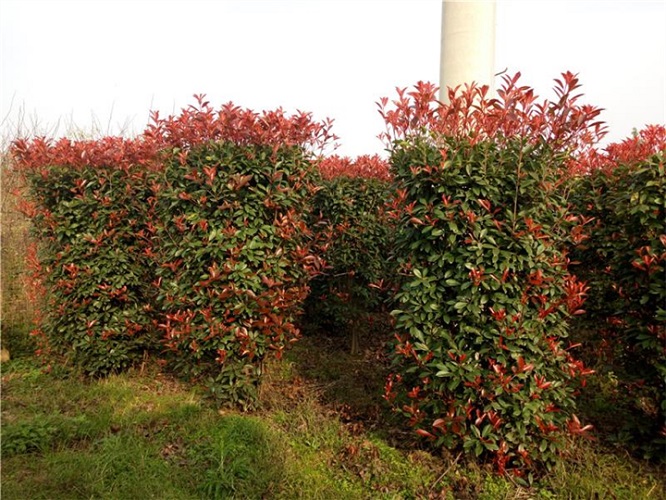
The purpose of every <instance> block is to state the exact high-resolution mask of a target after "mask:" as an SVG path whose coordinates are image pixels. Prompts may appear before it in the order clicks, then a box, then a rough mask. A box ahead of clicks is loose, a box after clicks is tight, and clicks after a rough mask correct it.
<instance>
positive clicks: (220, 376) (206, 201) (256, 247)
mask: <svg viewBox="0 0 666 500" xmlns="http://www.w3.org/2000/svg"><path fill="white" fill-rule="evenodd" d="M178 153H179V151H177V150H175V151H173V153H172V155H171V158H172V159H171V161H169V162H167V163H166V165H165V170H164V172H163V173H162V172H160V173H159V175H158V177H159V182H158V181H157V180H156V181H155V182H154V183H153V187H154V190H155V196H156V198H157V213H158V219H159V223H158V230H157V232H156V237H157V239H158V241H159V242H160V245H159V248H158V249H157V251H156V253H157V256H158V258H157V261H158V262H159V265H158V268H157V270H156V275H157V279H156V281H155V286H156V287H157V289H158V296H157V306H158V309H159V311H160V312H161V314H162V316H163V319H162V321H161V323H160V325H159V328H160V330H161V332H162V336H163V343H164V345H165V347H166V348H167V349H168V351H169V353H170V356H169V358H170V359H171V365H172V366H174V367H175V368H176V369H177V370H178V371H179V372H182V373H186V374H188V376H192V377H194V378H202V377H204V378H203V382H204V383H205V384H206V385H207V386H208V387H209V388H210V390H211V391H212V392H213V393H214V394H215V395H216V396H218V397H219V398H220V399H224V400H228V401H231V402H233V403H237V404H242V405H244V406H247V405H250V404H252V402H253V401H254V399H255V397H256V386H257V384H258V382H259V378H260V375H261V372H262V364H263V360H264V359H265V358H266V357H267V356H269V355H275V356H277V357H278V358H279V357H281V355H282V352H283V350H284V349H285V348H287V347H288V345H289V344H290V343H291V342H293V341H295V340H296V339H297V338H298V336H299V332H298V330H297V328H296V327H295V324H294V321H295V319H296V316H297V315H298V314H299V312H300V308H301V303H302V302H303V300H304V299H305V297H306V295H307V293H308V287H307V283H308V281H309V278H310V276H311V275H312V274H315V273H317V272H318V271H319V267H320V264H319V260H318V258H317V257H316V256H315V255H314V254H313V253H312V251H311V249H310V246H311V243H312V240H311V238H309V236H308V234H309V231H308V228H307V226H306V223H305V214H308V213H309V212H310V209H309V200H310V198H311V193H312V191H313V184H312V180H313V175H314V172H315V170H314V169H315V167H314V165H313V164H312V163H311V162H310V160H309V159H308V157H307V156H306V155H305V154H304V152H303V150H302V149H301V148H299V147H296V146H291V147H288V146H285V147H280V148H277V149H273V148H272V147H270V146H238V145H236V144H233V143H231V142H217V143H207V144H202V145H200V146H197V147H195V148H193V149H192V150H190V151H189V152H188V155H187V159H186V160H185V161H180V160H179V159H178Z"/></svg>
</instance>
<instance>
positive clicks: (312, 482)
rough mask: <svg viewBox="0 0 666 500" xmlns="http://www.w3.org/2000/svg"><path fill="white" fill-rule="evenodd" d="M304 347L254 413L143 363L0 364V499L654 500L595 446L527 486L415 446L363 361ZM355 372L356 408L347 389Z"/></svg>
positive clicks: (271, 373)
mask: <svg viewBox="0 0 666 500" xmlns="http://www.w3.org/2000/svg"><path fill="white" fill-rule="evenodd" d="M304 340H305V342H304V343H303V344H302V345H303V346H305V347H307V349H302V350H300V349H296V350H294V352H292V353H291V354H290V356H289V360H286V361H283V362H281V363H272V364H270V365H268V366H267V367H266V379H265V383H264V384H263V386H262V388H261V409H260V410H258V411H256V412H254V413H239V412H235V411H229V410H221V409H219V408H216V407H214V406H212V404H211V403H210V402H209V401H206V400H203V399H202V398H201V396H200V393H199V392H197V391H196V390H193V389H191V388H189V387H186V386H184V385H182V384H180V383H179V382H178V381H176V380H173V379H171V378H170V377H168V376H167V375H165V374H162V373H160V372H159V370H158V369H157V367H152V368H151V367H148V368H146V370H145V371H138V370H137V371H133V372H130V373H127V374H123V375H116V376H111V377H108V378H106V379H103V380H87V379H82V378H79V377H77V376H73V375H71V374H70V375H67V376H64V375H61V376H55V375H54V374H53V373H51V374H45V373H43V372H42V371H41V370H40V368H39V367H38V366H36V365H35V364H32V363H31V362H30V360H29V359H26V358H22V359H15V360H12V361H10V362H9V363H6V364H4V365H3V366H2V369H3V377H2V498H3V499H10V500H11V499H21V500H22V499H25V498H31V499H33V498H34V499H46V498H49V499H78V498H81V499H83V498H103V499H107V498H108V499H127V498H147V499H149V498H160V499H164V498H168V499H171V498H174V499H176V498H177V499H189V498H211V499H218V498H244V499H245V498H249V499H252V498H257V499H259V498H277V499H292V498H304V499H339V498H344V499H367V498H373V499H374V498H379V499H382V498H385V499H394V498H451V499H453V498H455V499H465V498H469V499H476V498H480V499H489V500H491V499H492V500H494V499H502V498H506V499H510V498H542V499H551V498H627V499H634V498H636V499H638V498H649V499H655V498H666V493H665V490H664V484H665V483H664V480H663V477H664V470H663V468H662V469H660V468H656V467H654V466H650V465H648V464H647V463H646V462H641V461H637V460H635V459H633V458H630V457H628V456H626V455H618V454H616V453H612V452H609V451H606V450H604V449H603V448H602V447H601V446H600V445H599V444H597V443H588V442H583V443H578V444H577V445H576V446H575V447H573V451H572V452H571V455H570V456H569V457H567V458H566V460H564V461H563V462H562V463H561V464H560V465H559V466H558V467H557V468H555V469H554V470H553V471H552V473H550V474H548V475H547V476H544V477H543V478H541V479H539V480H538V481H537V483H536V484H534V485H533V487H531V488H523V487H520V486H517V485H516V484H514V483H513V482H511V481H510V480H509V479H507V478H503V477H499V476H496V475H494V474H493V473H492V472H491V471H490V469H488V468H485V467H481V466H479V465H476V464H474V463H471V462H466V461H465V460H464V457H460V456H456V457H453V456H450V455H449V454H447V453H445V452H444V453H437V454H433V453H431V452H429V451H428V450H425V449H419V446H420V445H421V444H420V442H419V441H416V440H412V438H411V435H410V434H405V433H404V431H401V430H399V429H396V428H394V427H392V425H391V424H390V414H386V411H385V410H384V409H383V407H382V406H381V399H380V396H379V393H375V392H369V389H370V388H371V387H374V385H376V384H378V383H379V381H380V380H381V379H382V377H383V372H382V370H383V368H382V367H381V364H380V363H377V361H376V360H374V357H373V356H374V355H370V354H368V352H366V354H364V355H363V356H360V357H346V354H344V352H343V350H344V349H345V348H344V347H342V348H341V349H340V350H339V351H336V350H334V349H331V350H330V351H329V353H328V354H326V352H324V351H325V349H329V348H330V344H329V343H328V341H326V340H323V341H321V342H319V341H318V339H316V338H313V339H304ZM318 345H319V346H322V349H321V350H318V349H317V346H318ZM314 359H316V360H317V364H313V363H312V362H313V360H314ZM329 363H330V364H329ZM327 364H328V366H327ZM373 365H374V366H375V367H376V368H375V373H374V374H373V373H372V366H373ZM344 366H347V367H353V368H351V369H348V370H346V371H345V370H343V367H344ZM337 370H339V371H337ZM338 373H339V374H340V375H338ZM366 375H367V376H368V378H367V379H366V380H365V382H364V383H365V385H364V386H363V387H365V388H366V389H367V390H368V392H367V393H366V394H365V401H363V398H362V397H361V395H360V392H358V391H357V390H356V389H354V390H352V388H351V385H353V384H355V383H357V382H358V381H357V380H356V381H355V377H356V376H361V377H363V376H366ZM373 384H374V385H373ZM340 409H343V410H344V411H342V412H340ZM387 419H388V420H387ZM382 422H383V423H382ZM395 443H400V446H399V447H398V446H395Z"/></svg>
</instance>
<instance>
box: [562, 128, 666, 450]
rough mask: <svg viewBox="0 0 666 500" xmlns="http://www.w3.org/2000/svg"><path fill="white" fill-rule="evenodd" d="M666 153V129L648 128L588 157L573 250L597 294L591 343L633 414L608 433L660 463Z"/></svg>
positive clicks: (590, 307)
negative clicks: (583, 223)
mask: <svg viewBox="0 0 666 500" xmlns="http://www.w3.org/2000/svg"><path fill="white" fill-rule="evenodd" d="M665 155H666V127H664V126H650V127H647V128H645V129H644V130H641V131H640V132H639V133H637V134H636V135H635V136H634V137H632V138H629V139H627V140H625V141H623V142H620V143H616V144H611V145H609V146H607V147H606V149H605V150H604V151H602V152H594V153H593V154H588V155H586V156H584V157H583V158H581V159H580V161H579V170H580V171H583V172H584V175H581V176H580V177H579V178H578V183H577V185H576V189H575V190H574V197H573V201H574V202H575V205H576V209H577V210H578V211H579V212H580V213H581V214H582V216H583V217H585V218H586V219H587V220H588V221H589V222H588V226H587V231H586V232H585V233H583V234H584V235H585V238H584V239H583V240H582V241H581V242H579V244H578V245H576V246H574V247H573V248H572V259H574V260H576V261H578V262H579V263H580V265H579V266H578V267H577V272H578V274H579V275H580V276H581V277H582V278H583V279H585V280H587V282H588V284H589V287H590V301H589V303H588V304H587V307H586V309H587V311H588V315H587V316H586V318H585V320H584V324H583V325H582V326H581V328H580V330H581V338H584V339H585V341H586V342H588V343H589V344H590V349H589V350H588V356H589V357H590V360H591V361H592V362H594V364H595V368H596V369H597V370H598V371H599V372H600V373H603V374H612V376H613V377H615V378H616V380H617V385H616V388H615V393H616V398H617V404H616V408H615V409H614V412H615V413H616V414H618V413H620V412H623V413H624V414H625V417H624V418H622V419H619V418H618V419H616V421H615V422H614V423H613V425H612V426H611V427H612V428H608V429H606V431H608V432H609V433H611V434H615V439H617V440H620V441H625V444H630V445H631V446H633V447H637V448H639V449H641V450H642V452H643V453H644V454H647V455H651V456H658V457H663V453H662V452H663V449H664V444H665V441H664V436H666V427H665V426H664V421H665V419H666V398H665V396H664V395H665V394H666V363H665V360H666V279H665V276H666V228H665V225H664V221H666V208H665V207H666V198H665V192H666V172H665V167H664V159H665ZM599 325H601V326H599ZM586 332H587V333H586Z"/></svg>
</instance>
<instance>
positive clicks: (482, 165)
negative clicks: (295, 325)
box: [382, 74, 600, 475]
mask: <svg viewBox="0 0 666 500" xmlns="http://www.w3.org/2000/svg"><path fill="white" fill-rule="evenodd" d="M516 82H517V76H516V77H515V78H513V79H510V78H506V79H505V82H504V86H503V88H502V89H501V90H500V91H499V95H500V99H499V100H489V99H487V98H486V97H485V92H486V89H485V88H478V87H474V86H471V87H468V88H466V89H464V90H463V91H462V92H459V93H457V94H456V93H455V92H454V91H452V92H451V94H450V96H449V97H450V101H451V103H450V104H449V105H448V106H444V105H439V104H438V103H436V101H435V99H434V96H435V92H436V89H435V87H434V86H432V85H429V84H423V83H420V84H418V85H417V87H416V88H415V89H414V90H413V91H412V92H409V93H406V91H402V90H399V96H398V99H397V100H396V101H394V103H393V107H391V108H389V107H388V100H383V101H382V113H383V116H384V117H385V120H386V122H387V127H388V132H387V135H386V138H387V139H389V140H391V141H392V142H391V160H390V161H391V167H392V172H393V174H394V178H395V183H396V187H397V190H398V198H397V200H396V201H395V203H394V211H395V213H396V216H397V217H399V219H400V221H399V224H398V227H397V236H396V238H397V253H398V255H400V257H401V259H402V262H401V264H402V272H403V273H404V274H405V275H406V278H405V282H404V284H403V286H402V288H401V289H400V292H399V293H398V295H397V301H398V306H397V309H396V310H395V311H394V312H393V315H394V317H395V323H396V330H397V333H396V344H395V349H394V352H393V355H392V357H393V363H394V366H395V373H394V374H393V375H391V376H390V377H389V379H388V381H387V384H386V395H385V397H386V398H387V399H388V400H389V401H390V402H392V403H393V404H394V406H395V408H396V410H397V411H399V412H400V413H401V414H403V415H404V416H405V418H406V419H407V420H408V423H409V425H410V426H412V427H413V428H414V429H416V432H418V433H419V434H421V435H422V436H425V437H427V438H428V439H430V440H432V441H433V442H434V444H435V445H438V446H445V447H448V448H453V449H455V448H460V449H462V450H464V451H466V452H468V453H471V454H474V455H476V456H481V457H488V458H492V460H493V462H494V464H495V466H496V468H497V470H498V471H500V472H504V471H507V470H511V471H512V472H513V473H515V474H516V475H521V474H523V472H524V470H525V469H530V468H533V467H536V466H538V465H539V464H542V463H546V464H549V463H552V461H554V460H555V458H556V456H557V453H558V452H559V451H560V450H561V449H562V445H563V443H564V435H565V434H566V433H567V432H571V433H574V434H580V433H583V432H584V431H585V430H587V428H586V427H583V426H581V424H580V422H579V420H578V419H577V418H576V417H575V415H574V414H573V411H574V394H575V391H576V389H577V387H578V379H579V378H580V376H581V375H583V374H585V373H587V370H586V369H585V368H584V367H583V365H582V363H581V362H579V361H577V360H576V359H574V358H573V356H572V355H571V353H570V352H569V348H570V346H568V345H567V344H566V337H567V331H568V326H567V319H568V317H569V315H570V314H578V313H580V306H581V304H582V302H583V300H584V296H585V288H584V286H583V285H582V284H580V283H579V282H577V281H576V279H575V278H574V277H572V276H571V275H570V274H569V272H568V269H567V267H568V266H567V259H566V255H565V252H564V245H565V243H566V242H567V241H568V238H569V233H570V230H571V228H572V226H573V224H574V223H575V222H576V219H575V217H573V216H572V215H571V214H570V213H569V212H568V210H567V205H568V203H567V200H566V197H565V193H566V190H565V189H564V184H563V183H564V180H563V179H564V177H563V173H564V172H566V170H567V160H568V158H569V154H568V152H569V151H570V150H572V149H576V148H580V147H584V146H585V144H586V141H587V139H586V136H587V135H589V134H593V133H594V132H595V125H593V124H592V120H593V118H594V117H595V116H596V115H597V114H598V110H596V109H594V108H587V107H581V106H579V105H577V104H576V97H574V96H573V94H572V92H573V91H574V90H575V89H576V87H577V86H578V84H577V80H576V78H575V77H574V76H573V75H571V74H565V75H563V79H562V81H561V82H559V84H558V86H557V87H556V92H557V94H558V97H559V98H560V99H559V101H558V102H557V103H548V102H545V103H542V104H539V105H536V104H535V99H534V97H533V95H532V91H531V90H530V89H528V88H526V87H518V86H517V85H516ZM596 128H597V132H600V129H598V127H596Z"/></svg>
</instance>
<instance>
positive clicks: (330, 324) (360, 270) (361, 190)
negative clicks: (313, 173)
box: [307, 156, 395, 354]
mask: <svg viewBox="0 0 666 500" xmlns="http://www.w3.org/2000/svg"><path fill="white" fill-rule="evenodd" d="M318 167H319V172H320V174H321V181H320V182H319V186H318V189H317V193H316V194H315V196H314V199H313V211H312V217H311V220H310V226H311V227H312V228H313V231H314V234H315V237H316V239H317V241H318V242H319V248H320V255H321V257H322V258H323V259H324V260H325V261H326V263H327V266H326V269H325V271H324V273H322V274H321V275H320V276H318V277H316V278H315V279H314V280H313V281H312V283H311V289H312V290H311V294H310V297H309V300H308V302H307V313H308V314H307V315H308V318H307V320H308V323H309V326H316V327H317V328H325V329H326V330H327V331H344V332H346V333H348V334H350V336H351V352H352V354H356V353H357V352H358V350H359V337H358V332H359V331H360V330H362V329H363V325H366V328H365V329H366V330H367V325H368V324H369V323H371V322H372V321H374V313H377V312H380V311H381V310H382V309H383V306H384V302H385V300H386V299H387V298H388V296H389V293H388V291H389V288H390V286H389V284H390V283H391V282H392V280H393V278H394V274H395V273H394V266H393V264H392V262H393V261H392V255H391V250H392V235H393V233H394V228H393V224H392V221H391V220H390V219H389V218H388V216H387V213H386V210H385V204H386V200H387V199H388V198H389V197H390V196H391V193H392V187H391V183H390V174H389V165H388V163H387V162H386V161H385V160H382V159H381V158H379V157H378V156H359V157H358V158H356V159H354V160H351V159H350V158H341V157H338V156H330V157H326V158H323V159H321V160H320V161H319V163H318ZM315 323H316V324H315Z"/></svg>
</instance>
